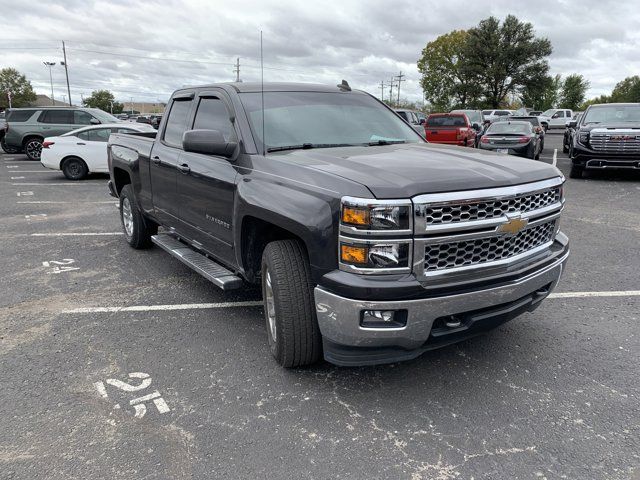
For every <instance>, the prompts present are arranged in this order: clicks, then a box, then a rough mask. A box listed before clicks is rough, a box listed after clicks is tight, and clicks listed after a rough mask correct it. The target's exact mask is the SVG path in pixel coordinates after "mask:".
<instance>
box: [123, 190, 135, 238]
mask: <svg viewBox="0 0 640 480" xmlns="http://www.w3.org/2000/svg"><path fill="white" fill-rule="evenodd" d="M122 225H124V231H125V233H126V234H127V237H130V236H131V235H133V212H132V211H131V202H130V201H129V199H128V198H127V197H124V198H123V199H122Z"/></svg>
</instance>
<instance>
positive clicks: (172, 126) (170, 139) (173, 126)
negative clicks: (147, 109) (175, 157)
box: [162, 98, 193, 148]
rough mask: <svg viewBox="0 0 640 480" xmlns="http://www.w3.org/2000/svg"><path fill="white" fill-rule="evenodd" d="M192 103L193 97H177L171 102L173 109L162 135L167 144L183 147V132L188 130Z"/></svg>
mask: <svg viewBox="0 0 640 480" xmlns="http://www.w3.org/2000/svg"><path fill="white" fill-rule="evenodd" d="M192 103H193V99H192V98H176V99H174V100H173V102H172V103H171V110H170V111H169V117H168V118H167V124H166V126H165V129H164V134H163V135H162V141H163V142H164V143H165V144H166V145H168V146H170V147H175V148H182V134H183V133H184V132H185V131H186V130H187V120H188V118H189V113H190V112H191V104H192Z"/></svg>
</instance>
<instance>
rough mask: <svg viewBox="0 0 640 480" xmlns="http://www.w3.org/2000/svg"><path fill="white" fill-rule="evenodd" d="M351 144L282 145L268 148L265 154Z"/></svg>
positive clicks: (351, 144) (348, 144) (352, 145)
mask: <svg viewBox="0 0 640 480" xmlns="http://www.w3.org/2000/svg"><path fill="white" fill-rule="evenodd" d="M357 145H358V144H353V143H302V144H300V145H282V146H280V147H269V148H267V152H282V151H285V150H309V149H311V148H334V147H354V146H357Z"/></svg>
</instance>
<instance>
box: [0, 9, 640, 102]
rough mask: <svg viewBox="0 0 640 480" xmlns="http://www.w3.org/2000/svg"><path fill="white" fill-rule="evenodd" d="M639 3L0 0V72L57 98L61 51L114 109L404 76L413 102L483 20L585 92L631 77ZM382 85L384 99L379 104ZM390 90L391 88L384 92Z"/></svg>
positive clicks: (367, 86)
mask: <svg viewBox="0 0 640 480" xmlns="http://www.w3.org/2000/svg"><path fill="white" fill-rule="evenodd" d="M638 6H640V1H639V0H633V1H624V0H623V1H620V0H617V1H612V0H579V1H578V0H575V1H573V0H572V1H570V0H555V1H548V0H538V1H535V2H531V1H526V2H524V1H519V0H496V1H492V0H486V1H483V2H479V1H469V0H465V1H458V0H446V1H432V0H426V1H425V0H423V1H416V0H413V1H405V0H395V1H393V2H390V1H381V0H366V1H365V0H360V1H351V0H342V1H320V2H310V1H304V2H303V1H290V0H275V1H274V0H259V1H258V0H253V1H248V0H233V1H230V0H227V1H219V0H183V1H175V0H163V1H154V0H145V1H144V2H140V1H138V0H46V1H28V0H21V1H17V2H16V1H15V0H0V18H2V23H1V24H0V68H4V67H14V68H17V69H18V70H19V71H21V72H22V73H24V74H26V75H27V77H28V79H29V80H30V81H31V82H32V84H33V86H34V88H35V90H36V92H37V93H44V94H49V92H50V79H49V69H48V67H46V66H44V65H43V63H42V62H43V61H48V62H56V65H55V66H54V67H52V75H53V84H54V91H55V97H56V99H58V100H62V96H63V95H66V83H65V74H64V67H62V66H61V65H60V62H61V61H62V59H63V58H62V44H61V41H62V40H65V42H66V45H67V64H68V68H69V80H70V83H71V96H72V100H73V102H74V104H77V103H79V101H80V95H81V94H82V95H84V96H88V95H89V94H90V93H91V91H92V90H96V89H108V90H111V91H112V92H114V94H115V96H116V98H117V99H118V100H119V101H122V102H129V101H130V99H131V98H133V100H134V101H146V102H151V103H155V102H166V100H167V99H168V98H169V96H170V95H171V92H173V91H174V90H175V89H177V88H180V87H183V86H188V85H201V84H207V83H215V82H226V81H233V80H234V79H235V76H236V74H235V73H234V68H235V67H234V63H235V62H236V59H237V58H238V57H239V58H240V78H241V79H242V80H243V81H259V80H260V31H262V32H263V50H264V67H265V68H264V80H265V82H268V81H295V82H312V83H325V84H329V85H335V84H337V83H339V82H340V81H341V80H342V79H346V80H347V81H348V82H349V83H350V85H351V86H352V87H353V88H358V89H362V90H366V91H368V92H370V93H373V94H375V95H377V96H380V94H381V89H380V83H381V82H385V83H389V81H390V80H391V79H392V78H393V77H395V76H397V75H399V74H400V72H402V74H403V75H405V76H404V77H403V79H404V81H403V82H402V84H401V92H400V96H401V98H403V99H406V100H408V101H412V102H415V101H418V102H421V101H422V90H421V89H420V86H419V80H420V75H419V72H418V70H417V67H416V61H417V59H418V58H419V57H420V53H421V51H422V49H423V48H424V46H425V45H426V44H427V43H428V42H429V41H431V40H434V39H435V38H436V37H437V36H439V35H441V34H443V33H447V32H449V31H451V30H455V29H467V28H471V27H473V26H475V25H477V23H478V22H479V21H480V20H482V19H483V18H487V17H489V16H490V15H493V16H495V17H497V18H499V19H504V17H506V16H507V15H508V14H510V13H511V14H514V15H516V16H517V17H518V18H519V19H520V20H523V21H528V22H531V23H532V24H533V26H534V29H535V32H536V35H537V36H542V37H547V38H548V39H549V40H551V42H552V44H553V50H554V51H553V54H552V55H551V57H550V58H549V64H550V67H551V73H552V74H554V75H555V74H558V73H559V74H561V75H562V76H566V75H569V74H571V73H580V74H582V75H584V76H585V78H586V79H587V80H589V81H590V83H591V87H590V89H589V91H588V93H587V97H588V98H591V97H595V96H598V95H601V94H608V93H610V92H611V89H612V88H613V87H614V85H615V84H616V83H617V82H618V81H620V80H622V79H623V78H625V77H627V76H630V75H636V74H638V73H639V72H640V48H639V47H640V28H639V27H638V25H640V9H639V8H638ZM388 94H389V90H388V87H387V88H385V92H384V95H385V97H388ZM395 95H396V93H395V92H394V97H395Z"/></svg>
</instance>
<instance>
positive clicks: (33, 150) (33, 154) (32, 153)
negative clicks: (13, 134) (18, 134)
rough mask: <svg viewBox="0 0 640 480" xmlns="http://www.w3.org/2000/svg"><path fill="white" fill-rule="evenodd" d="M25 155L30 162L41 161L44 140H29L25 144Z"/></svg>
mask: <svg viewBox="0 0 640 480" xmlns="http://www.w3.org/2000/svg"><path fill="white" fill-rule="evenodd" d="M24 153H26V154H27V157H28V158H29V160H35V161H40V154H41V153H42V139H41V138H30V139H28V140H27V141H26V142H25V144H24Z"/></svg>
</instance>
